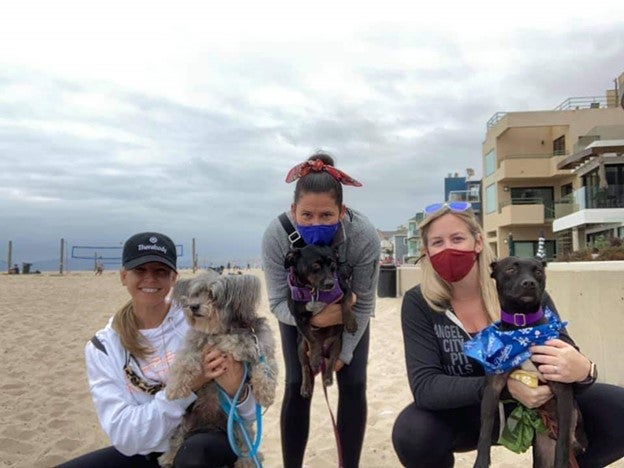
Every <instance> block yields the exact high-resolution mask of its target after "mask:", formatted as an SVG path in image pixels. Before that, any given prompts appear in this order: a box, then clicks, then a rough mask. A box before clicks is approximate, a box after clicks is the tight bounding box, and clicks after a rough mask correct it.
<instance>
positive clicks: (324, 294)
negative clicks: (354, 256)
mask: <svg viewBox="0 0 624 468" xmlns="http://www.w3.org/2000/svg"><path fill="white" fill-rule="evenodd" d="M288 287H289V288H290V297H292V300H293V301H295V302H322V303H324V304H333V303H334V302H336V301H338V300H340V299H341V298H342V296H343V295H344V294H343V292H342V289H340V283H339V281H338V274H337V273H336V272H334V287H333V288H332V289H331V290H329V291H323V290H320V289H313V288H311V287H310V286H309V285H307V286H306V285H302V284H301V283H299V281H297V277H296V276H295V271H294V268H291V269H290V273H288Z"/></svg>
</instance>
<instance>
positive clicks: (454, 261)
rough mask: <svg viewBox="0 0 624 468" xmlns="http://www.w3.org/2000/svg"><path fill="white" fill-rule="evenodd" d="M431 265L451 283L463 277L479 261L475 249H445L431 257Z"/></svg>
mask: <svg viewBox="0 0 624 468" xmlns="http://www.w3.org/2000/svg"><path fill="white" fill-rule="evenodd" d="M429 261H430V262H431V266H432V267H433V269H434V270H435V271H436V273H437V274H438V275H440V277H441V278H442V279H444V280H445V281H448V282H449V283H455V282H457V281H459V280H461V279H463V278H464V277H465V276H466V275H467V274H468V273H469V272H470V269H471V268H472V266H473V265H474V264H475V262H476V261H477V253H476V252H475V251H474V250H457V249H445V250H443V251H442V252H438V253H437V254H435V255H433V256H431V257H429Z"/></svg>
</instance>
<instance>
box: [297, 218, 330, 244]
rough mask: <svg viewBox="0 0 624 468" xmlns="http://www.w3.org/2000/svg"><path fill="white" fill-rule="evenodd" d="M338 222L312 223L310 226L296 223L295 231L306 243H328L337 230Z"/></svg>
mask: <svg viewBox="0 0 624 468" xmlns="http://www.w3.org/2000/svg"><path fill="white" fill-rule="evenodd" d="M338 226H340V222H338V223H336V224H313V225H312V226H302V225H300V224H297V231H298V232H299V234H301V237H302V238H303V240H304V241H305V242H306V244H313V245H330V244H331V242H332V240H333V239H334V236H335V235H336V232H338Z"/></svg>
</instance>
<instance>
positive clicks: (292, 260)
mask: <svg viewBox="0 0 624 468" xmlns="http://www.w3.org/2000/svg"><path fill="white" fill-rule="evenodd" d="M299 257H301V251H300V250H291V251H290V252H288V253H287V254H286V258H285V259H284V268H290V267H293V266H295V264H296V263H297V260H298V259H299Z"/></svg>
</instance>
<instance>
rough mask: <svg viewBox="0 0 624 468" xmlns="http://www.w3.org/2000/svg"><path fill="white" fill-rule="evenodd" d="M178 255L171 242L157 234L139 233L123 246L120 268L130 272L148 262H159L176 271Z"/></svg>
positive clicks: (162, 235)
mask: <svg viewBox="0 0 624 468" xmlns="http://www.w3.org/2000/svg"><path fill="white" fill-rule="evenodd" d="M177 258H178V255H177V251H176V246H175V244H174V243H173V241H172V240H171V239H170V238H169V237H167V236H165V235H164V234H160V233H158V232H140V233H139V234H135V235H134V236H132V237H130V238H129V239H128V240H127V241H126V242H125V244H124V246H123V255H122V260H121V263H122V266H123V267H124V268H125V269H126V270H132V269H133V268H136V267H138V266H141V265H143V264H145V263H149V262H160V263H162V264H164V265H167V266H168V267H169V268H171V269H172V270H173V271H177V267H176V261H177Z"/></svg>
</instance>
